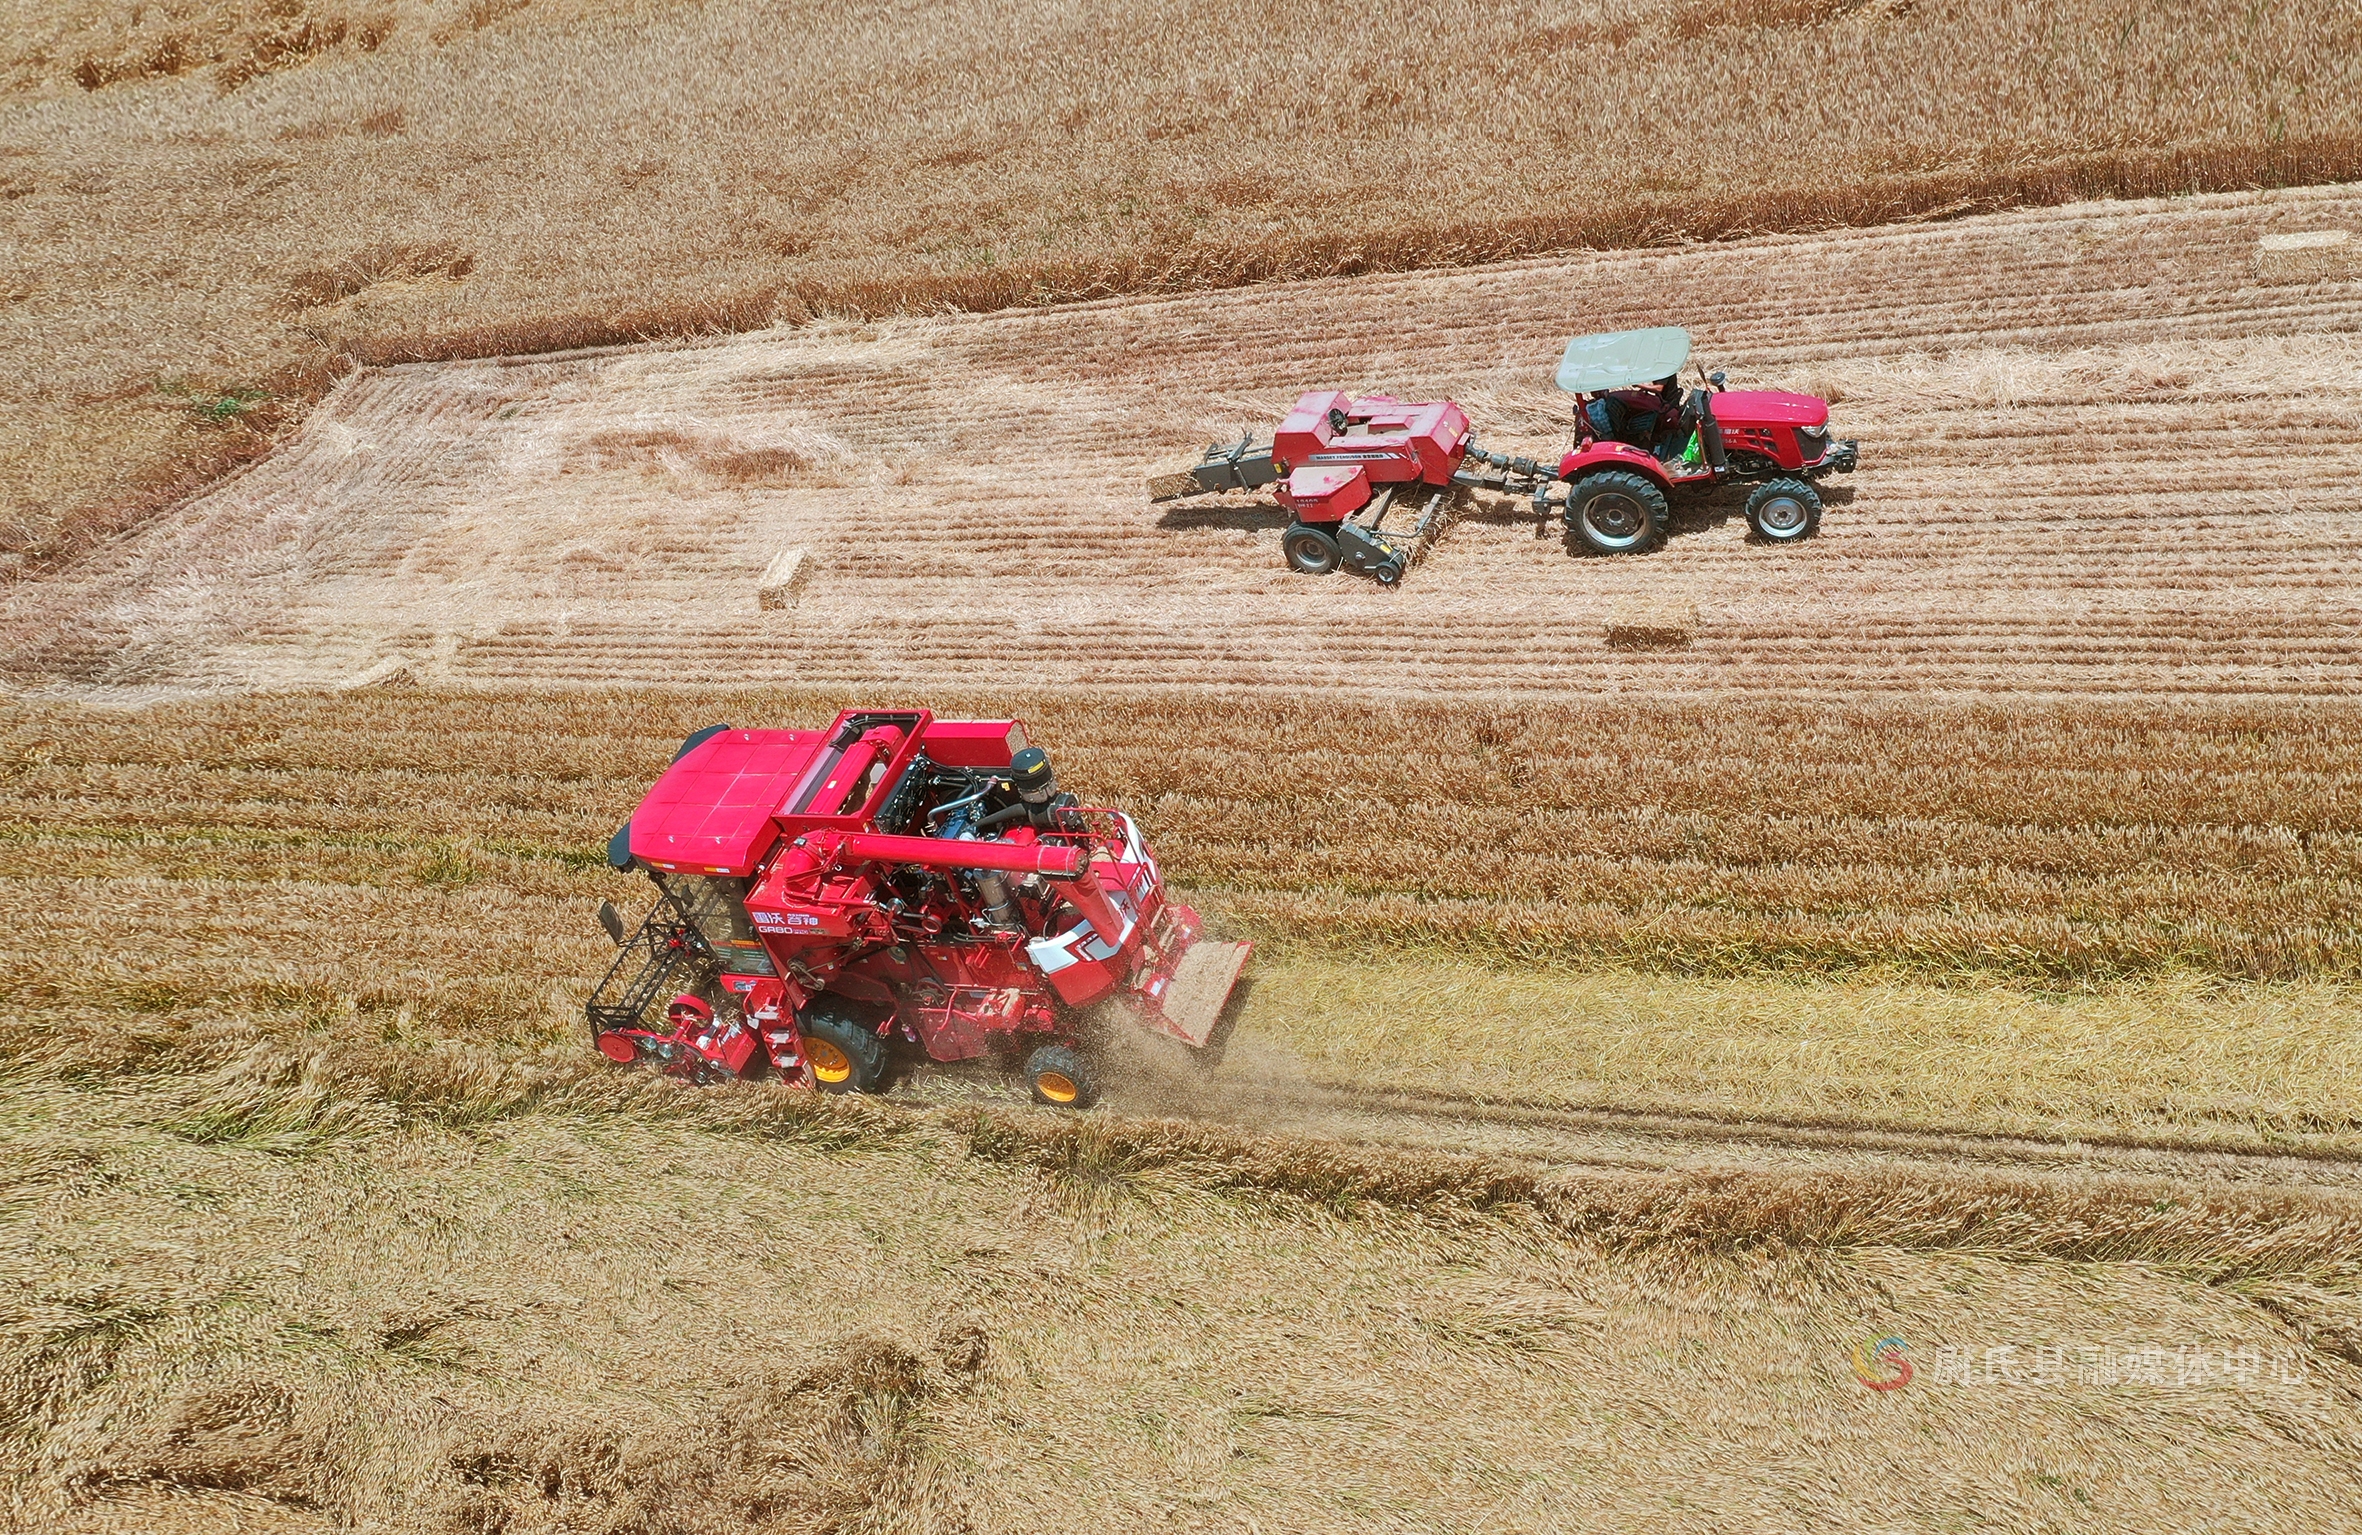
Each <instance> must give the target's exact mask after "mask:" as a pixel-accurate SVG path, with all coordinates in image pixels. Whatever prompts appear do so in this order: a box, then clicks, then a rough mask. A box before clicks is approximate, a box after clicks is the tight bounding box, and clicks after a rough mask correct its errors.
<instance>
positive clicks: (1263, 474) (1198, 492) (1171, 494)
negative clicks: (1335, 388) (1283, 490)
mask: <svg viewBox="0 0 2362 1535" xmlns="http://www.w3.org/2000/svg"><path fill="white" fill-rule="evenodd" d="M1278 478H1279V470H1278V468H1277V467H1276V466H1275V465H1274V464H1273V463H1272V461H1271V444H1270V443H1267V442H1266V443H1261V444H1257V443H1256V442H1255V441H1254V434H1253V433H1252V432H1249V433H1246V434H1243V435H1242V436H1240V438H1239V440H1238V441H1236V442H1234V443H1232V444H1230V445H1229V446H1228V447H1224V446H1223V445H1222V444H1220V443H1213V444H1210V445H1209V446H1208V447H1207V448H1206V456H1205V457H1203V458H1201V459H1199V460H1198V461H1197V462H1196V463H1194V464H1192V465H1190V466H1189V467H1188V468H1187V469H1184V470H1182V471H1181V472H1180V473H1178V474H1160V475H1157V476H1156V477H1155V478H1154V479H1151V480H1150V481H1149V482H1148V499H1149V500H1150V501H1178V500H1180V499H1181V498H1182V497H1183V496H1207V495H1212V494H1214V493H1216V492H1217V491H1224V490H1261V489H1262V488H1263V487H1264V486H1266V485H1268V484H1270V483H1271V482H1272V481H1274V480H1276V479H1278Z"/></svg>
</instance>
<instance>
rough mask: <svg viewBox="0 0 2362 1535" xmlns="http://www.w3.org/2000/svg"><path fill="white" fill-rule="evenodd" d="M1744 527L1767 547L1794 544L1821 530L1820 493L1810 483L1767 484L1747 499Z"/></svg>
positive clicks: (1773, 481)
mask: <svg viewBox="0 0 2362 1535" xmlns="http://www.w3.org/2000/svg"><path fill="white" fill-rule="evenodd" d="M1747 526H1748V527H1750V528H1753V529H1754V530H1755V536H1756V537H1757V538H1760V539H1762V540H1763V541H1764V542H1765V543H1767V544H1796V543H1802V542H1803V541H1804V540H1806V539H1808V538H1810V537H1812V536H1813V534H1814V532H1815V531H1817V530H1818V529H1819V528H1820V526H1821V493H1820V492H1819V491H1817V490H1815V489H1813V487H1812V482H1811V481H1809V480H1766V481H1765V482H1764V483H1762V484H1761V485H1758V486H1756V487H1755V493H1754V494H1753V495H1751V496H1749V497H1748V498H1747Z"/></svg>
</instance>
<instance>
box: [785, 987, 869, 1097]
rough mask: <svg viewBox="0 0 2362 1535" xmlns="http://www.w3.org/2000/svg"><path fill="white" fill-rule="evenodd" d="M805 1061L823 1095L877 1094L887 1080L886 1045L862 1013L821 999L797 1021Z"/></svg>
mask: <svg viewBox="0 0 2362 1535" xmlns="http://www.w3.org/2000/svg"><path fill="white" fill-rule="evenodd" d="M796 1027H797V1028H798V1029H799V1030H801V1031H802V1033H803V1036H804V1057H805V1059H807V1060H809V1061H810V1062H811V1063H812V1077H813V1080H815V1081H816V1082H818V1083H819V1084H820V1090H821V1091H822V1092H824V1093H874V1092H876V1091H877V1090H878V1089H879V1087H881V1086H883V1085H884V1083H885V1080H886V1044H885V1041H884V1040H881V1039H879V1038H878V1036H877V1032H876V1030H874V1029H872V1028H871V1027H870V1026H869V1024H868V1023H867V1022H865V1021H864V1020H863V1019H862V1017H861V1015H860V1014H859V1013H856V1012H855V1011H853V1009H851V1008H849V1007H847V1006H845V1005H844V1004H843V1003H842V1002H838V1001H835V1000H834V999H832V998H829V997H822V998H820V999H819V1000H817V1001H815V1002H814V1003H813V1004H812V1005H811V1006H809V1007H807V1008H805V1009H804V1012H803V1015H802V1016H801V1017H799V1018H798V1019H797V1020H796Z"/></svg>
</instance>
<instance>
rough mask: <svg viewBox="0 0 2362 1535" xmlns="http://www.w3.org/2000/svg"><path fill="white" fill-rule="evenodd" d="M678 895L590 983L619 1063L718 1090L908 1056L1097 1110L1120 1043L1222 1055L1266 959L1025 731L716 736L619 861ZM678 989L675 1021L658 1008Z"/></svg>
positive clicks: (853, 726)
mask: <svg viewBox="0 0 2362 1535" xmlns="http://www.w3.org/2000/svg"><path fill="white" fill-rule="evenodd" d="M607 857H608V862H609V863H610V864H612V865H613V866H614V867H616V868H617V869H622V870H629V869H633V868H638V869H642V870H644V871H646V872H647V874H648V876H649V877H650V878H651V879H652V880H654V881H655V883H656V886H657V889H658V891H659V895H658V899H657V901H656V904H655V907H654V909H653V910H651V911H650V912H649V914H648V916H647V918H646V920H644V921H643V922H642V923H641V924H640V926H639V928H638V929H637V930H636V931H635V932H632V933H631V934H630V935H629V936H626V931H625V924H624V921H623V918H622V916H621V914H620V913H618V912H617V911H616V910H615V908H614V907H613V906H612V905H611V904H610V905H603V906H602V907H601V908H600V912H599V917H600V921H601V923H602V924H603V925H605V927H606V928H607V931H608V935H609V936H610V937H612V938H613V939H614V940H615V941H616V943H617V945H618V946H619V947H620V948H621V950H622V952H621V953H620V954H619V955H618V956H617V958H616V961H615V964H614V966H613V967H612V968H611V969H610V970H609V971H608V973H607V976H606V978H605V979H604V980H602V981H601V982H600V983H599V986H598V989H597V990H596V991H595V992H594V993H593V994H592V997H591V1000H590V1004H589V1008H588V1015H589V1020H590V1027H591V1034H592V1037H593V1039H594V1040H595V1041H596V1043H597V1045H598V1047H599V1049H600V1050H601V1051H602V1052H604V1053H605V1054H606V1055H607V1056H608V1057H609V1058H610V1059H612V1060H614V1061H616V1062H618V1063H619V1064H630V1063H633V1062H640V1063H644V1064H648V1065H652V1066H654V1067H656V1068H658V1069H660V1070H662V1071H665V1072H667V1073H668V1074H671V1075H674V1076H679V1077H685V1078H688V1079H690V1080H693V1081H697V1082H714V1081H723V1080H728V1079H732V1078H738V1077H749V1076H755V1075H758V1074H760V1073H761V1072H763V1071H765V1070H766V1069H767V1070H769V1071H772V1072H776V1073H777V1074H778V1075H779V1076H780V1077H782V1078H783V1079H786V1080H788V1081H791V1082H801V1083H804V1084H806V1085H817V1086H819V1087H820V1088H822V1089H823V1090H826V1091H830V1092H875V1091H879V1090H880V1089H882V1087H883V1086H884V1085H885V1083H886V1081H887V1080H888V1078H889V1076H890V1075H891V1073H892V1070H893V1067H894V1064H895V1060H896V1057H897V1056H904V1057H910V1058H915V1059H924V1060H935V1061H965V1060H973V1059H977V1058H980V1057H983V1058H991V1059H993V1060H997V1061H1000V1062H1002V1063H1003V1064H1005V1065H1007V1066H1009V1067H1012V1068H1016V1069H1020V1070H1022V1072H1023V1073H1024V1076H1025V1078H1026V1080H1027V1081H1028V1082H1030V1083H1031V1085H1032V1090H1033V1097H1034V1100H1035V1101H1036V1102H1038V1103H1046V1104H1056V1105H1060V1106H1064V1107H1072V1108H1087V1107H1089V1106H1090V1104H1091V1103H1092V1102H1093V1101H1094V1100H1096V1098H1097V1097H1098V1095H1099V1082H1098V1066H1097V1060H1098V1051H1097V1048H1096V1047H1097V1045H1098V1044H1100V1043H1101V1042H1102V1031H1103V1030H1105V1029H1107V1028H1111V1027H1126V1028H1128V1027H1139V1028H1143V1029H1146V1030H1148V1031H1149V1032H1151V1033H1155V1034H1162V1035H1166V1036H1169V1037H1170V1038H1172V1039H1175V1040H1178V1041H1179V1042H1180V1043H1181V1044H1183V1045H1184V1046H1187V1047H1189V1048H1190V1049H1191V1050H1192V1051H1197V1052H1205V1051H1207V1050H1208V1049H1209V1047H1210V1046H1212V1045H1213V1044H1214V1037H1215V1033H1216V1026H1217V1024H1218V1022H1219V1020H1220V1018H1221V1016H1222V1014H1223V1010H1224V1007H1225V1004H1226V1003H1227V1001H1228V999H1229V997H1230V993H1231V990H1232V988H1233V987H1234V986H1235V985H1236V983H1237V980H1238V975H1239V972H1240V970H1241V969H1242V968H1243V967H1244V965H1245V963H1246V960H1247V956H1248V952H1249V946H1248V945H1247V944H1243V943H1220V942H1214V941H1211V940H1208V939H1206V938H1204V937H1203V936H1202V927H1201V924H1200V922H1199V920H1198V916H1197V913H1196V912H1194V911H1192V910H1190V909H1189V908H1188V907H1186V906H1183V905H1181V904H1180V903H1178V902H1176V901H1171V900H1168V899H1167V898H1166V895H1165V888H1164V880H1163V877H1162V875H1161V874H1159V872H1158V870H1157V866H1156V860H1155V859H1154V858H1153V857H1152V856H1151V855H1150V853H1149V851H1148V848H1147V847H1146V845H1145V844H1144V843H1143V842H1142V841H1141V838H1140V832H1139V828H1138V827H1137V826H1135V825H1134V824H1133V823H1132V821H1131V819H1130V818H1129V817H1128V816H1125V815H1123V814H1121V813H1120V812H1117V811H1113V810H1100V809H1090V808H1085V807H1083V806H1080V805H1078V804H1077V803H1076V802H1075V798H1074V796H1073V795H1071V794H1063V793H1060V792H1059V790H1058V785H1057V778H1056V775H1055V774H1054V773H1053V772H1052V771H1051V768H1050V759H1049V757H1048V755H1047V754H1046V753H1044V752H1043V751H1042V750H1041V749H1040V748H1039V747H1035V746H1029V745H1027V744H1026V740H1025V729H1024V726H1022V725H1021V724H1019V723H1017V722H1016V721H1013V720H993V721H984V722H977V721H964V720H938V719H936V718H935V717H934V715H932V714H931V713H929V712H927V711H926V710H923V709H920V710H906V711H885V712H875V711H848V712H846V713H844V714H841V715H839V716H838V717H837V720H836V723H835V724H833V725H832V726H830V727H829V728H828V729H827V730H826V731H797V730H737V729H733V728H731V727H730V726H727V725H717V726H715V727H713V728H712V729H710V730H705V731H701V732H699V733H698V734H697V735H694V736H692V737H690V738H689V740H688V741H686V742H685V743H683V745H682V748H681V752H680V754H679V755H678V756H677V757H676V758H675V759H674V761H673V764H672V766H671V767H670V768H668V769H666V771H665V773H664V776H663V777H661V778H659V779H658V780H657V782H656V785H655V787H653V788H651V789H650V790H649V791H648V794H647V796H646V797H645V798H644V799H642V800H641V802H640V806H639V808H638V809H637V810H636V811H634V812H633V814H632V818H631V820H630V821H629V822H627V823H626V824H625V825H624V827H623V829H622V830H621V831H619V832H617V833H616V834H615V837H614V840H613V841H612V842H611V843H610V844H609V846H608V853H607ZM668 995H669V997H670V1000H669V1002H667V1003H666V1005H665V1006H664V1007H663V1008H662V1009H661V1013H660V1010H659V1008H658V1003H659V1001H660V999H665V998H667V997H668Z"/></svg>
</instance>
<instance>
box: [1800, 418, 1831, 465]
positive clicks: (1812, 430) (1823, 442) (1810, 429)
mask: <svg viewBox="0 0 2362 1535" xmlns="http://www.w3.org/2000/svg"><path fill="white" fill-rule="evenodd" d="M1796 449H1797V451H1798V452H1800V453H1802V454H1803V455H1804V461H1805V462H1806V463H1808V464H1811V463H1817V462H1819V461H1820V460H1821V459H1822V458H1824V457H1826V456H1827V455H1828V452H1829V429H1828V428H1827V427H1825V426H1800V427H1798V428H1797V429H1796Z"/></svg>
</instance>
